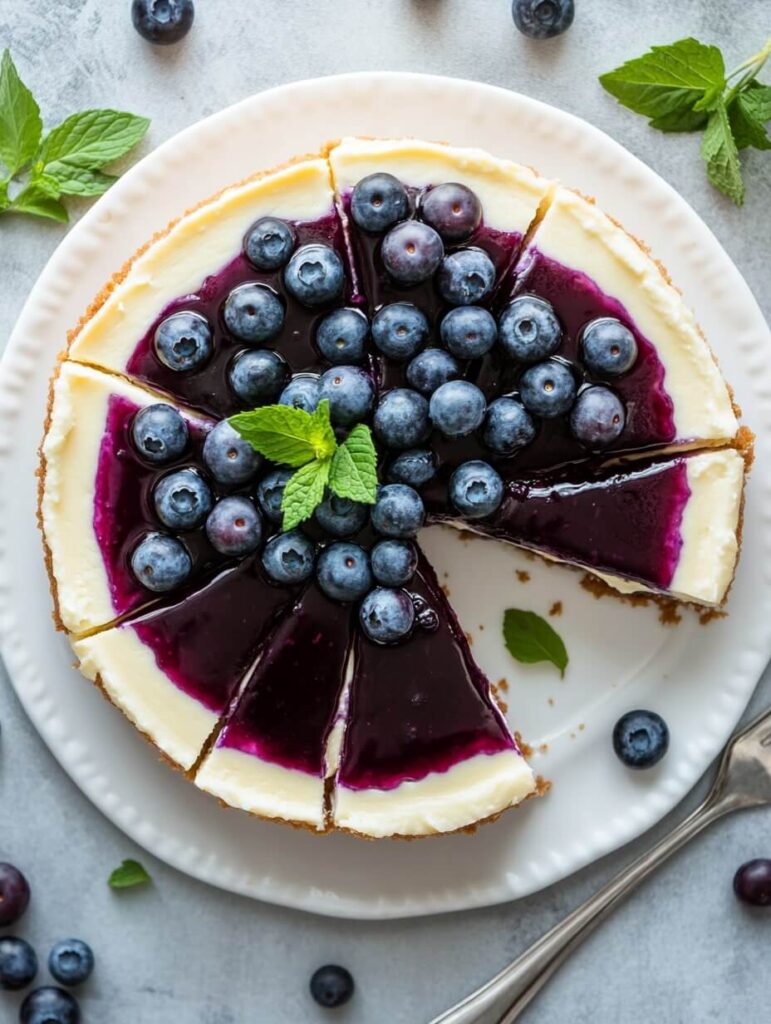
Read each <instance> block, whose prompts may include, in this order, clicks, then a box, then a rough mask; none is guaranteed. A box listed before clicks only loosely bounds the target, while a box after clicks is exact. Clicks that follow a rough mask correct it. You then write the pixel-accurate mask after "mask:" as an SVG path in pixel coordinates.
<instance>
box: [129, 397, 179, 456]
mask: <svg viewBox="0 0 771 1024" xmlns="http://www.w3.org/2000/svg"><path fill="white" fill-rule="evenodd" d="M131 440H132V441H133V442H134V447H135V448H136V449H137V451H138V452H139V454H140V455H141V456H142V458H143V459H147V461H148V462H153V463H155V464H157V465H163V463H164V462H173V460H174V459H178V458H179V456H180V455H182V453H183V452H184V450H185V449H186V448H187V444H188V440H189V431H188V428H187V423H186V422H185V419H184V417H183V416H182V415H181V414H180V413H178V412H177V410H176V409H174V408H173V407H172V406H170V405H164V404H163V403H162V402H158V403H157V404H156V405H148V406H146V407H145V408H144V409H141V410H140V411H139V412H138V413H137V414H136V416H135V417H134V422H133V423H132V424H131Z"/></svg>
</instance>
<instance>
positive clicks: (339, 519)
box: [315, 494, 369, 537]
mask: <svg viewBox="0 0 771 1024" xmlns="http://www.w3.org/2000/svg"><path fill="white" fill-rule="evenodd" d="M315 515H316V522H317V523H318V524H319V526H320V527H321V528H322V530H326V531H327V533H331V534H332V536H333V537H350V536H352V535H353V534H354V533H358V532H359V530H363V529H364V527H365V526H366V523H367V520H368V519H369V507H368V506H367V505H364V504H362V503H361V502H360V501H351V499H350V498H338V496H337V495H336V494H331V495H330V496H329V497H328V498H327V499H326V500H325V501H322V503H321V504H320V505H319V506H318V507H317V508H316V512H315Z"/></svg>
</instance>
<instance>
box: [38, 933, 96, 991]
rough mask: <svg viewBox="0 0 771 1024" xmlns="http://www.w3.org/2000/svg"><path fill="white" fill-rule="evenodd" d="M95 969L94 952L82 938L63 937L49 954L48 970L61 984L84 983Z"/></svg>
mask: <svg viewBox="0 0 771 1024" xmlns="http://www.w3.org/2000/svg"><path fill="white" fill-rule="evenodd" d="M93 969H94V954H93V952H92V951H91V947H90V946H89V945H88V944H87V943H85V942H83V941H82V940H81V939H62V941H61V942H57V943H56V945H55V946H54V947H53V949H52V950H51V952H50V953H49V954H48V970H49V972H50V973H51V976H52V977H53V978H55V979H56V981H58V982H59V984H60V985H82V984H83V982H84V981H86V979H87V978H89V977H90V976H91V972H92V971H93Z"/></svg>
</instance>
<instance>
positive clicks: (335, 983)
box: [310, 964, 354, 1009]
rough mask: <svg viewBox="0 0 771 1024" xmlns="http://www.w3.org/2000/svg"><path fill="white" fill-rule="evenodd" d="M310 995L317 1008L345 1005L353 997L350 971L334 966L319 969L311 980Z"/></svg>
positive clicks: (328, 965)
mask: <svg viewBox="0 0 771 1024" xmlns="http://www.w3.org/2000/svg"><path fill="white" fill-rule="evenodd" d="M310 987H311V995H312V996H313V998H314V999H315V1000H316V1002H317V1003H318V1004H319V1006H324V1007H327V1009H333V1008H334V1007H336V1006H342V1005H343V1004H344V1003H347V1002H348V1000H349V999H350V998H351V996H352V995H353V990H354V984H353V978H352V977H351V973H350V971H346V969H345V968H344V967H337V966H336V965H335V964H327V965H326V966H325V967H319V969H318V970H317V971H316V972H315V973H314V975H313V977H312V978H311V986H310Z"/></svg>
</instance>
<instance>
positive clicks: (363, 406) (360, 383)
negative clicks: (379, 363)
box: [319, 366, 375, 427]
mask: <svg viewBox="0 0 771 1024" xmlns="http://www.w3.org/2000/svg"><path fill="white" fill-rule="evenodd" d="M319 397H320V398H321V399H324V398H326V399H327V401H328V402H329V418H330V419H331V420H332V422H333V423H335V424H337V425H338V426H342V427H349V426H351V425H352V424H354V423H361V421H362V420H365V419H366V418H367V416H369V414H370V412H371V411H372V406H373V404H374V401H375V385H374V384H373V383H372V378H371V377H370V375H369V374H368V373H367V372H366V371H365V370H361V369H360V368H359V367H358V366H335V367H334V368H333V369H331V370H327V371H326V373H322V375H321V380H320V381H319Z"/></svg>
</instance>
